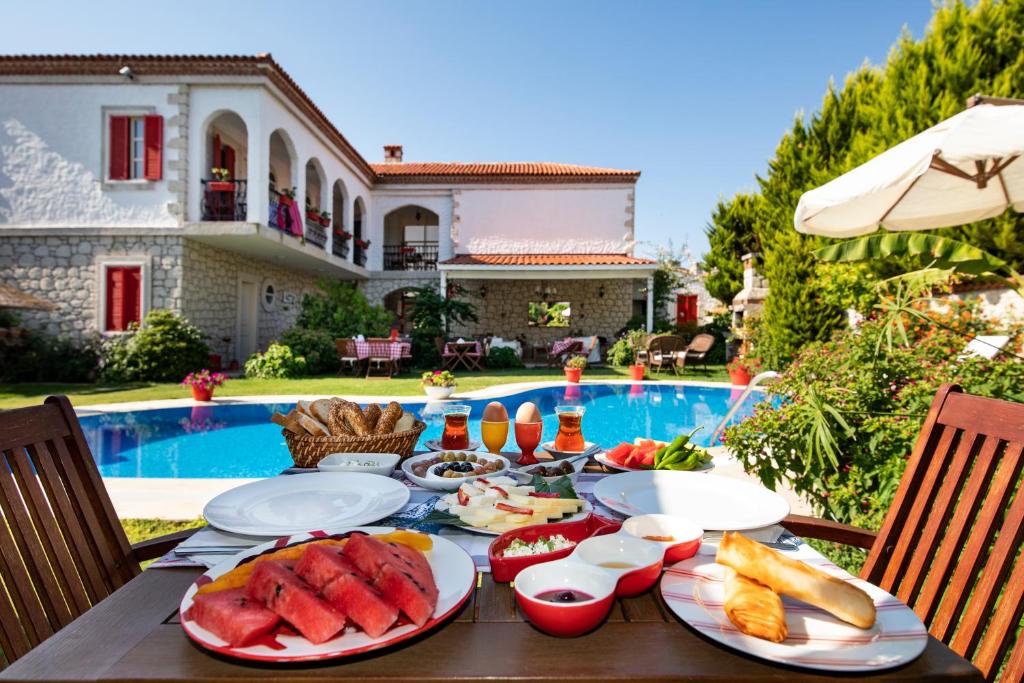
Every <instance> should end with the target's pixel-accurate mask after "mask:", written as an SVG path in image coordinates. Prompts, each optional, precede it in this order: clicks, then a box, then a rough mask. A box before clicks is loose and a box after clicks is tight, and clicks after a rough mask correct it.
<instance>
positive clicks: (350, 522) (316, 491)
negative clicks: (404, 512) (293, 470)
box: [203, 472, 409, 538]
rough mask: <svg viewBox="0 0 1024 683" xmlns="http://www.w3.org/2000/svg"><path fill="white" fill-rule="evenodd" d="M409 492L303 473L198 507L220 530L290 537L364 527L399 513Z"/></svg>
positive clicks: (384, 482) (352, 477)
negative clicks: (309, 532) (325, 529)
mask: <svg viewBox="0 0 1024 683" xmlns="http://www.w3.org/2000/svg"><path fill="white" fill-rule="evenodd" d="M408 502H409V488H408V487H407V486H406V485H405V484H403V483H402V482H400V481H398V480H397V479H392V478H391V477H382V476H380V475H377V474H367V473H365V472H308V473H305V474H287V475H281V476H278V477H270V478H269V479H263V480H260V481H254V482H252V483H251V484H244V485H242V486H239V487H236V488H233V489H231V490H230V491H225V492H224V493H222V494H220V495H219V496H217V497H216V498H214V499H213V500H211V501H210V502H209V503H207V504H206V507H205V508H203V517H205V518H206V521H207V522H209V523H210V525H211V526H215V527H217V528H218V529H220V530H222V531H228V532H231V533H235V534H246V535H248V536H270V537H275V538H276V537H279V536H291V535H293V534H301V533H305V532H306V531H308V530H309V529H322V528H325V527H326V528H333V529H338V528H342V527H351V526H359V525H361V524H370V523H372V522H376V521H377V520H378V519H383V518H385V517H387V516H388V515H390V514H394V513H395V512H398V511H399V510H401V509H402V508H403V507H404V506H405V504H406V503H408Z"/></svg>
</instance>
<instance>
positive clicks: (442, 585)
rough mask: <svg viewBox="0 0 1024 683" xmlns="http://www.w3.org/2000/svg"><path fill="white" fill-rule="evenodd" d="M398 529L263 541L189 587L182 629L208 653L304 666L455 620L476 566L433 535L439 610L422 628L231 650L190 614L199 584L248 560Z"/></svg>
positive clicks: (349, 631) (284, 638)
mask: <svg viewBox="0 0 1024 683" xmlns="http://www.w3.org/2000/svg"><path fill="white" fill-rule="evenodd" d="M294 476H298V475H294ZM394 530H395V529H394V527H362V528H360V529H346V530H343V531H337V532H325V531H311V532H309V533H303V534H298V535H293V536H290V537H288V538H279V539H278V540H276V541H271V542H269V543H264V544H262V545H258V546H256V547H255V548H250V549H248V550H246V551H244V552H241V553H239V554H238V555H235V556H234V557H231V558H228V559H227V560H225V561H224V562H221V563H220V564H218V565H217V566H216V567H214V568H212V569H210V570H208V571H207V572H206V573H205V574H203V575H202V576H200V577H199V578H198V579H197V580H196V582H195V583H193V584H192V585H191V586H189V589H188V590H187V591H186V592H185V597H184V598H182V600H181V608H180V609H181V612H180V614H181V615H182V616H181V627H182V628H183V629H185V633H186V634H188V637H189V638H191V639H192V640H194V641H196V642H197V643H199V644H200V645H202V646H203V647H205V648H207V649H208V650H213V651H214V652H219V653H221V654H225V655H229V656H231V657H239V658H242V659H255V660H259V661H264V662H302V661H315V660H321V659H334V658H337V657H348V656H351V655H356V654H359V653H361V652H368V651H370V650H376V649H379V648H382V647H387V646H388V645H392V644H394V643H397V642H400V641H402V640H406V639H408V638H412V637H413V636H415V635H417V634H420V633H423V632H424V631H428V630H430V629H432V628H434V627H435V626H437V625H438V624H439V623H440V622H442V621H444V620H445V619H446V618H448V617H449V616H451V615H452V613H454V612H455V611H456V610H457V609H458V608H459V607H460V606H461V605H462V604H463V603H464V602H465V601H466V599H467V598H469V596H470V595H471V594H472V592H473V587H474V586H475V585H476V566H475V565H474V564H473V558H471V557H470V556H469V555H468V554H467V553H466V551H465V550H463V549H462V548H460V547H459V546H457V545H455V544H454V543H452V542H451V541H449V540H446V539H444V538H441V537H440V536H435V535H433V534H431V536H430V537H431V538H432V539H433V541H434V547H433V549H432V550H431V551H430V552H429V553H428V554H427V561H429V562H430V569H431V570H432V571H433V572H434V582H435V583H436V584H437V591H438V595H437V607H436V608H435V609H434V616H433V617H431V618H430V619H429V620H428V621H427V623H426V624H424V625H423V626H421V627H417V626H416V625H415V624H408V623H406V624H402V625H401V626H395V627H393V628H391V629H390V630H389V631H388V632H387V633H385V634H384V635H382V636H380V637H379V638H371V637H370V636H368V635H366V634H365V633H363V632H362V631H360V630H357V629H355V628H354V627H352V626H348V627H346V628H345V630H344V631H343V632H342V634H341V635H340V636H337V637H335V638H332V639H331V640H328V641H327V642H326V643H321V644H320V645H314V644H313V643H311V642H309V641H308V640H306V639H305V638H303V637H302V636H299V635H295V634H290V635H283V634H279V635H277V636H276V640H277V643H278V644H279V645H281V646H283V647H282V648H281V649H274V648H271V647H269V646H268V645H250V646H248V647H231V646H230V645H228V644H227V643H226V642H224V641H223V640H221V639H220V638H218V637H217V636H215V635H213V634H212V633H210V632H209V631H207V630H206V629H204V628H202V627H201V626H199V624H197V623H196V622H194V621H191V620H189V619H188V618H187V617H186V616H185V615H187V614H188V608H189V607H191V606H192V598H193V597H195V594H196V591H197V590H199V587H200V586H202V585H203V584H205V583H208V582H209V581H211V580H213V579H216V578H217V577H219V576H221V575H222V574H224V573H226V572H228V571H230V570H231V569H234V568H235V567H237V566H238V565H239V564H241V562H242V561H243V560H245V559H247V558H250V557H254V556H256V555H260V554H262V553H264V552H267V551H270V550H279V549H281V548H283V547H285V546H288V545H292V544H293V543H300V542H302V541H312V540H316V539H318V538H327V537H328V536H334V535H338V534H342V533H346V532H349V531H364V532H366V533H368V534H386V533H389V532H391V531H394Z"/></svg>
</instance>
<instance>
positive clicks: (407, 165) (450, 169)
mask: <svg viewBox="0 0 1024 683" xmlns="http://www.w3.org/2000/svg"><path fill="white" fill-rule="evenodd" d="M370 166H372V167H373V170H374V172H376V173H377V176H378V178H379V180H380V182H385V183H388V182H445V181H462V182H466V180H467V179H477V178H479V179H486V180H487V181H491V182H493V180H494V179H495V178H498V179H502V178H505V179H509V180H519V181H520V182H522V181H523V180H524V179H525V180H528V181H537V180H546V181H547V180H551V181H556V182H557V181H561V182H579V181H593V180H597V181H617V182H622V181H629V182H635V181H636V179H637V178H638V177H639V176H640V171H624V170H619V169H615V168H600V167H597V166H579V165H576V164H555V163H551V162H546V161H538V162H532V161H531V162H501V161H497V162H458V161H450V162H403V163H390V164H370Z"/></svg>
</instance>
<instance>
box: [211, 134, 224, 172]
mask: <svg viewBox="0 0 1024 683" xmlns="http://www.w3.org/2000/svg"><path fill="white" fill-rule="evenodd" d="M221 161H222V159H221V149H220V135H214V136H213V167H214V168H220V164H221Z"/></svg>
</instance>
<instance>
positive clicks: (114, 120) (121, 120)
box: [110, 116, 129, 180]
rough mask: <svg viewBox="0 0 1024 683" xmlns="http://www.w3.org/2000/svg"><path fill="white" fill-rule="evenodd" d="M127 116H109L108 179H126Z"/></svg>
mask: <svg viewBox="0 0 1024 683" xmlns="http://www.w3.org/2000/svg"><path fill="white" fill-rule="evenodd" d="M128 144H129V142H128V117H127V116H111V117H110V179H111V180H128Z"/></svg>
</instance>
